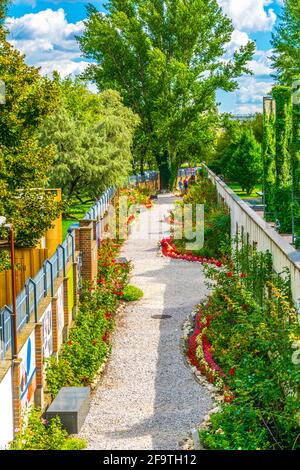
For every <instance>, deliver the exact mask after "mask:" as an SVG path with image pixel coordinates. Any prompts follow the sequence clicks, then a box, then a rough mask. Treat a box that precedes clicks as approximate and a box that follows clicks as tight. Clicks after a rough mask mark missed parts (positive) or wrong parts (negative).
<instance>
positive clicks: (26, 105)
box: [0, 2, 61, 246]
mask: <svg viewBox="0 0 300 470" xmlns="http://www.w3.org/2000/svg"><path fill="white" fill-rule="evenodd" d="M5 3H6V2H5ZM3 6H5V5H4V4H2V9H1V12H0V18H1V19H3V15H4V12H3ZM0 80H2V81H3V82H4V83H5V86H6V102H5V104H3V105H0V182H1V183H0V187H1V191H0V214H1V215H5V216H6V217H7V218H8V220H13V222H14V224H15V228H16V233H17V243H18V245H20V246H34V245H35V244H36V243H37V241H38V240H39V239H40V238H41V236H42V235H43V234H44V233H45V231H46V230H47V229H48V228H50V227H51V225H52V221H53V220H54V219H55V218H56V217H57V216H58V214H59V212H60V210H61V207H60V204H57V203H54V200H53V197H54V196H53V194H52V193H51V192H48V191H45V189H46V187H47V183H48V179H47V175H48V172H49V169H50V167H51V165H52V162H53V152H52V149H51V147H45V148H41V147H40V146H39V142H38V139H37V129H38V128H39V126H40V125H41V123H42V122H43V120H44V119H45V117H46V116H48V115H49V114H51V113H52V112H53V111H54V110H55V108H56V107H57V105H58V94H57V91H56V86H55V84H54V83H53V82H51V81H50V80H48V79H47V78H42V77H41V76H40V74H39V70H38V69H36V68H35V67H29V66H28V65H26V64H25V61H24V56H22V55H21V54H20V53H19V52H18V51H16V50H15V49H14V48H13V47H12V46H11V45H10V44H9V43H8V41H7V40H6V31H5V30H4V27H3V22H2V21H0ZM33 221H34V222H33Z"/></svg>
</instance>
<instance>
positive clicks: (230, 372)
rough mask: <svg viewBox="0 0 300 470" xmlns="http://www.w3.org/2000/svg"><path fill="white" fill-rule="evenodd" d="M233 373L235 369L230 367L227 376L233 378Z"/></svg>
mask: <svg viewBox="0 0 300 470" xmlns="http://www.w3.org/2000/svg"><path fill="white" fill-rule="evenodd" d="M235 371H236V368H235V367H232V368H231V369H230V371H229V375H230V376H231V377H233V376H234V374H235Z"/></svg>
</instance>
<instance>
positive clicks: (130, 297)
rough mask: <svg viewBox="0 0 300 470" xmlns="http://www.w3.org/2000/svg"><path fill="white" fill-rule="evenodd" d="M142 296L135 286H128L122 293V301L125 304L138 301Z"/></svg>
mask: <svg viewBox="0 0 300 470" xmlns="http://www.w3.org/2000/svg"><path fill="white" fill-rule="evenodd" d="M143 296H144V292H143V291H142V290H141V289H139V288H138V287H136V286H133V285H131V284H129V285H128V286H126V287H125V289H124V291H123V297H122V299H123V300H126V302H134V301H136V300H140V299H141V298H142V297H143Z"/></svg>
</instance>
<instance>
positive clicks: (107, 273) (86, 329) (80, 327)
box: [47, 240, 131, 397]
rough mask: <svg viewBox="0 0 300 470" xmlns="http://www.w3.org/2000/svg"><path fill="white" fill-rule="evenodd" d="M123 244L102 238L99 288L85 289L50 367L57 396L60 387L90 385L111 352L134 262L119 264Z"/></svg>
mask: <svg viewBox="0 0 300 470" xmlns="http://www.w3.org/2000/svg"><path fill="white" fill-rule="evenodd" d="M119 249H120V245H119V244H116V243H114V242H113V241H110V240H103V241H102V243H101V246H100V249H99V253H98V279H97V287H96V288H95V289H94V288H86V289H84V291H83V293H82V295H81V302H80V309H79V314H78V316H77V318H76V323H75V326H74V327H73V328H72V330H71V332H70V336H69V339H68V341H67V343H65V344H64V345H63V347H62V350H61V353H60V355H59V359H58V361H56V359H55V358H51V359H50V361H49V363H48V367H47V389H48V391H49V392H50V394H51V396H52V397H55V396H56V395H57V393H58V391H59V390H60V389H61V387H64V386H80V385H88V384H91V383H92V381H93V379H94V376H95V374H96V373H97V371H98V370H99V368H100V366H101V365H102V364H103V363H104V362H105V360H106V358H107V356H108V354H109V353H110V334H111V332H112V330H113V327H114V314H115V312H116V311H117V308H118V306H119V301H120V299H121V298H122V296H123V289H124V287H125V286H126V285H127V283H128V278H129V273H130V270H131V265H130V263H129V262H124V263H116V261H115V260H116V257H117V256H118V253H119Z"/></svg>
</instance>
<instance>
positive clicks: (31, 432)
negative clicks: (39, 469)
mask: <svg viewBox="0 0 300 470" xmlns="http://www.w3.org/2000/svg"><path fill="white" fill-rule="evenodd" d="M85 447H86V442H85V441H84V440H82V439H79V438H75V437H68V433H67V431H66V430H65V429H64V428H63V426H62V423H61V421H60V419H59V417H58V416H57V417H55V418H53V419H51V421H49V422H48V421H46V420H44V419H43V418H42V417H41V411H40V410H38V409H32V410H31V412H30V414H29V416H28V425H27V426H26V427H25V426H24V428H23V429H22V431H20V432H19V433H18V434H17V435H16V438H15V440H14V441H13V442H12V443H11V445H10V447H9V449H10V450H82V449H84V448H85Z"/></svg>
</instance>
